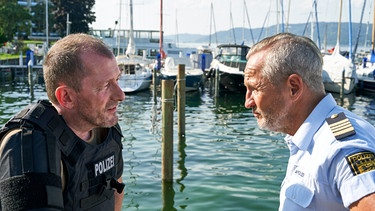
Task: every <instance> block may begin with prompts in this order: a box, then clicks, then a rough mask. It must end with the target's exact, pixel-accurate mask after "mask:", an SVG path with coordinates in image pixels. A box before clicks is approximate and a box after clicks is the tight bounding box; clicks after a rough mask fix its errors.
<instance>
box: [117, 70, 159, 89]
mask: <svg viewBox="0 0 375 211" xmlns="http://www.w3.org/2000/svg"><path fill="white" fill-rule="evenodd" d="M118 83H119V86H120V87H121V90H122V91H123V92H125V93H132V92H139V91H143V90H146V89H148V88H150V85H151V83H152V74H151V73H145V74H138V75H136V74H134V75H131V74H122V75H121V77H120V79H119V82H118Z"/></svg>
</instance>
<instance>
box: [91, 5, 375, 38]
mask: <svg viewBox="0 0 375 211" xmlns="http://www.w3.org/2000/svg"><path fill="white" fill-rule="evenodd" d="M316 1H317V12H318V20H319V22H328V21H330V22H338V20H339V17H340V13H339V8H340V0H316ZM364 1H365V0H343V4H342V16H341V21H342V22H348V21H349V2H351V5H352V6H351V17H352V22H360V18H361V13H362V8H363V3H364ZM280 2H283V6H281V3H280ZM372 2H373V1H372V0H367V1H366V9H365V11H364V13H363V22H362V23H368V22H370V23H372V19H373V18H372V12H370V11H372V10H373V5H372V4H373V3H372ZM120 5H121V7H120ZM211 5H212V8H213V13H211ZM245 5H246V7H245ZM129 8H130V7H129V0H96V4H95V5H94V12H95V15H96V22H95V23H93V24H92V25H91V26H92V27H93V28H94V29H108V28H111V29H113V28H116V29H118V27H120V28H121V29H129V28H130V16H129V13H130V12H129V11H130V9H129ZM282 8H284V9H283V11H284V24H286V23H287V22H289V23H290V24H293V23H306V22H307V20H308V17H309V14H310V13H311V12H314V8H313V0H163V31H164V34H165V35H174V34H177V33H179V34H181V33H189V34H201V35H209V34H210V32H211V33H215V32H219V31H223V30H229V29H231V28H232V27H233V26H234V27H247V28H248V27H249V26H251V28H261V27H262V26H263V25H265V26H270V25H275V24H277V23H278V24H280V25H281V23H282V21H281V18H279V19H278V18H277V14H279V16H280V17H281V13H282V12H277V11H282ZM289 8H290V9H289ZM120 10H121V15H120ZM288 11H289V12H288ZM267 14H269V16H268V19H266V17H267ZM211 17H212V19H213V21H211ZM248 20H249V21H250V25H249V21H248ZM278 20H279V21H278ZM288 20H289V21H288ZM115 21H118V23H119V24H117V25H116V24H115ZM133 26H134V29H135V30H159V29H160V0H133Z"/></svg>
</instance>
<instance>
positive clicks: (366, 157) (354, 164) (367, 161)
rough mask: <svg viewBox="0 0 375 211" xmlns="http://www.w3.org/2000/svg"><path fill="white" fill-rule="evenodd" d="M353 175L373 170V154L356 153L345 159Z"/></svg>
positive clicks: (374, 159) (374, 167)
mask: <svg viewBox="0 0 375 211" xmlns="http://www.w3.org/2000/svg"><path fill="white" fill-rule="evenodd" d="M346 161H347V162H348V164H349V166H350V170H352V172H353V175H354V176H355V175H358V174H362V173H365V172H368V171H371V170H375V154H374V153H373V152H368V151H366V152H357V153H354V154H351V155H349V156H347V157H346Z"/></svg>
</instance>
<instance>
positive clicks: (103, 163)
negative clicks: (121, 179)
mask: <svg viewBox="0 0 375 211" xmlns="http://www.w3.org/2000/svg"><path fill="white" fill-rule="evenodd" d="M114 166H115V155H114V154H113V155H111V156H109V157H107V158H104V159H103V160H100V161H97V162H95V163H94V172H95V177H96V176H98V175H101V174H104V173H105V172H107V171H109V170H111V169H112V168H113V167H114Z"/></svg>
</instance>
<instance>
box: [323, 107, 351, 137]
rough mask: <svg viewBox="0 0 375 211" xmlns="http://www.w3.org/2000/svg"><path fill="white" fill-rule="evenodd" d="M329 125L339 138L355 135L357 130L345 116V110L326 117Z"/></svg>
mask: <svg viewBox="0 0 375 211" xmlns="http://www.w3.org/2000/svg"><path fill="white" fill-rule="evenodd" d="M326 121H327V123H328V125H329V127H330V128H331V130H332V133H333V135H334V136H335V138H336V139H337V140H340V139H343V138H346V137H348V136H351V135H354V134H355V130H354V128H353V125H352V124H351V123H350V121H349V119H348V118H347V117H346V116H345V114H344V112H341V113H339V114H333V115H332V116H331V117H329V118H327V119H326Z"/></svg>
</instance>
